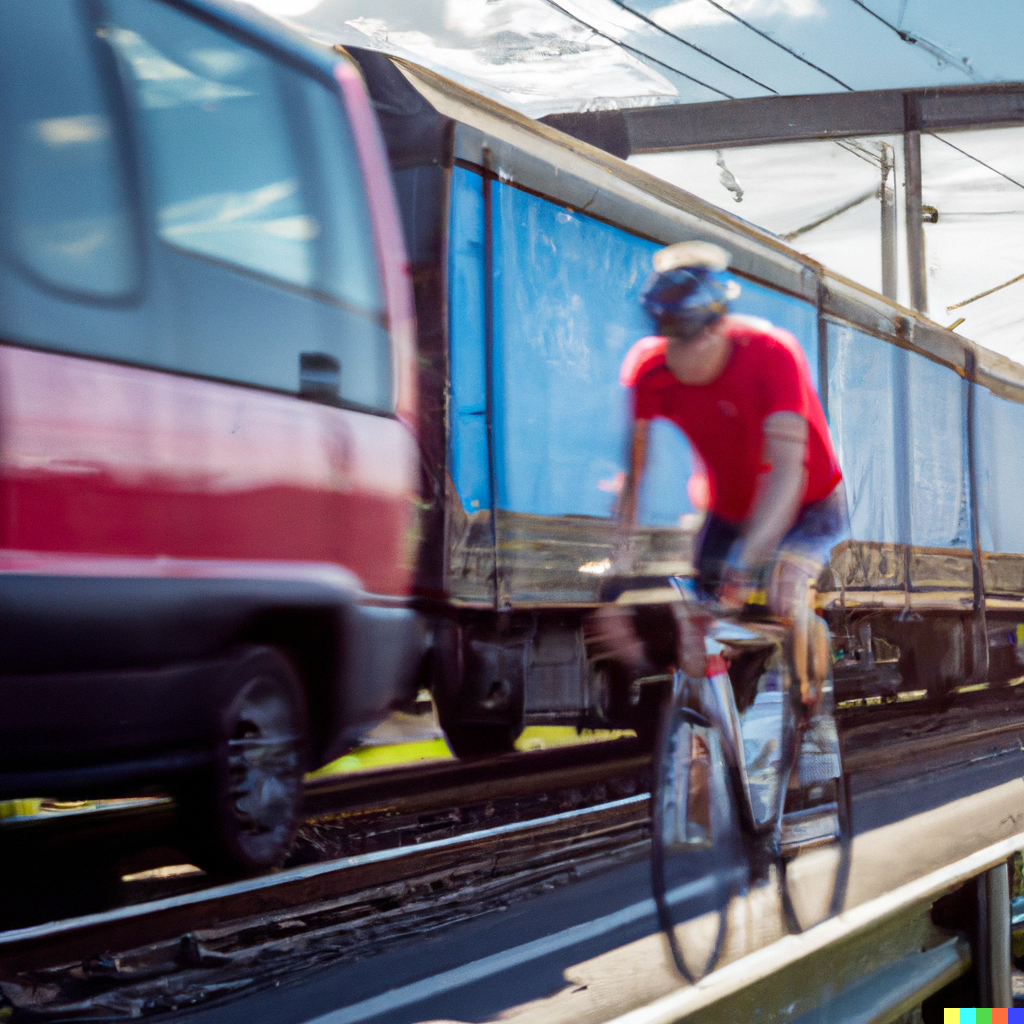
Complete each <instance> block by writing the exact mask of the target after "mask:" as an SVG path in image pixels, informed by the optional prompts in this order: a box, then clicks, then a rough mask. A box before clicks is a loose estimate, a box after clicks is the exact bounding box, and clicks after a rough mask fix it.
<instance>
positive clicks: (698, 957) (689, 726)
mask: <svg viewBox="0 0 1024 1024" xmlns="http://www.w3.org/2000/svg"><path fill="white" fill-rule="evenodd" d="M669 582H670V584H671V586H672V588H673V589H674V591H675V595H676V601H677V609H676V614H675V618H676V621H677V623H683V622H687V623H689V627H690V628H692V627H693V626H694V624H696V625H697V628H699V629H700V631H701V632H702V633H703V643H704V656H705V657H704V672H703V674H702V675H699V676H690V675H687V674H686V673H685V672H684V671H683V670H682V669H681V668H678V667H677V668H675V669H674V670H673V671H672V672H671V689H670V691H669V693H668V694H667V696H666V699H665V702H664V704H663V707H662V710H661V715H660V723H659V732H658V738H657V740H656V744H655V749H654V765H655V785H654V788H653V790H652V840H651V881H652V888H653V893H654V898H655V904H656V907H657V913H658V919H659V923H660V924H661V927H662V929H663V931H664V932H665V935H666V937H667V939H668V943H669V947H670V949H671V952H672V957H673V959H674V961H675V963H676V966H677V968H678V970H679V972H680V974H681V975H682V976H683V977H684V978H685V979H686V980H687V981H689V982H691V983H692V982H694V981H696V980H699V978H701V977H703V976H704V975H706V974H708V973H709V972H710V971H712V970H713V969H714V968H715V966H716V965H717V963H718V960H719V959H720V956H721V953H722V950H723V948H724V945H725V940H726V937H727V931H728V924H729V905H730V904H731V902H732V899H733V897H734V896H736V895H738V894H739V893H740V892H742V891H749V889H750V888H751V887H752V886H753V885H758V884H761V883H764V882H766V881H768V880H770V879H771V877H772V875H774V877H775V879H776V881H777V885H778V894H779V902H780V905H781V910H782V914H783V916H784V919H785V923H786V925H787V927H788V929H789V930H790V931H791V932H800V931H804V930H806V929H807V928H809V927H811V926H813V925H815V924H817V923H819V922H820V921H822V920H825V919H826V918H828V917H830V916H832V915H834V914H836V913H838V912H839V911H840V910H841V909H842V906H843V901H844V898H845V891H846V883H847V879H848V875H849V865H850V816H849V794H848V792H847V788H846V781H845V779H844V776H843V773H842V756H841V750H840V746H839V740H838V734H837V732H836V728H835V721H834V718H833V717H832V688H831V670H830V661H831V659H830V657H829V656H828V652H827V650H826V652H825V654H824V655H822V654H821V653H820V652H819V654H818V657H819V658H821V657H826V658H827V661H828V665H827V666H825V665H821V664H818V665H815V666H811V667H813V668H814V669H815V670H816V672H817V675H818V676H819V677H821V678H822V679H823V681H822V683H821V685H820V693H819V694H818V696H817V700H816V701H814V702H810V703H811V706H810V707H809V703H808V701H805V699H803V698H802V696H801V689H802V685H804V686H806V685H807V679H808V664H807V662H806V660H804V662H803V664H800V659H801V658H803V659H806V658H807V651H808V649H809V648H810V647H811V646H812V645H811V644H809V643H808V642H807V627H808V623H807V622H804V623H803V627H802V633H801V624H800V623H799V622H797V623H796V624H795V625H794V624H792V623H786V622H783V621H781V620H780V619H778V618H776V617H774V616H772V615H771V614H769V613H768V611H767V608H766V607H765V605H763V604H760V605H759V604H748V605H746V606H745V607H744V608H743V609H742V610H741V611H737V610H735V609H732V608H724V607H722V606H720V605H716V604H715V603H713V602H712V601H710V600H709V599H707V598H706V597H704V596H703V595H701V594H700V593H699V592H698V590H697V588H696V586H695V585H694V583H693V581H691V580H688V579H683V578H678V577H673V578H672V579H671V580H670V581H669ZM641 614H642V613H641ZM818 622H819V623H820V625H818V626H816V625H814V623H813V622H812V623H810V626H811V627H812V628H813V629H815V630H817V631H818V635H819V642H820V635H821V631H822V630H823V629H824V622H823V621H822V620H818ZM682 628H683V626H682V625H680V626H679V629H682ZM794 633H798V634H801V635H799V636H797V637H796V638H794ZM824 638H825V640H826V641H827V631H826V632H825V634H824ZM794 655H796V658H794ZM679 660H680V659H677V662H678V661H679ZM801 684H802V685H801ZM675 907H684V908H685V909H684V913H685V914H686V918H687V920H686V922H684V921H681V920H678V921H677V920H676V919H675V911H674V908H675ZM695 917H696V918H699V919H700V920H701V921H702V922H703V929H702V931H703V936H702V938H703V943H702V949H701V950H699V951H695V950H694V946H695V945H699V944H700V943H698V942H696V941H695V940H694V935H695V932H699V931H701V929H700V928H697V927H696V926H695V925H694V924H693V921H694V918H695ZM684 924H685V926H686V927H685V931H686V932H687V935H688V937H689V938H688V941H687V942H685V943H684V942H681V941H680V936H679V934H677V933H678V932H679V931H680V929H681V927H682V926H683V925H684ZM699 937H700V936H698V938H699Z"/></svg>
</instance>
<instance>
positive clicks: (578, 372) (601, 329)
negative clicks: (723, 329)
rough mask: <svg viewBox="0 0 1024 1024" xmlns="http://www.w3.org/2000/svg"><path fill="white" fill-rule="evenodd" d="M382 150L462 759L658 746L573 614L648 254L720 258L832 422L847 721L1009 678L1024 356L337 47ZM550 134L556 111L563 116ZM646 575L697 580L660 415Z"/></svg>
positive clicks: (447, 718)
mask: <svg viewBox="0 0 1024 1024" xmlns="http://www.w3.org/2000/svg"><path fill="white" fill-rule="evenodd" d="M350 52H351V53H352V54H353V56H354V57H355V59H356V60H357V61H358V62H359V63H360V66H361V67H362V69H363V72H364V75H365V77H366V80H367V82H368V86H369V89H370V94H371V96H372V97H373V98H374V100H375V102H376V103H377V106H378V111H379V116H380V118H381V123H382V126H383V130H384V135H385V139H386V142H387V144H388V147H389V154H390V158H391V166H392V170H393V173H394V179H395V183H396V189H397V192H398V196H399V205H400V207H401V210H402V215H403V222H404V224H405V229H406V237H407V239H408V240H409V245H410V257H411V260H412V268H413V280H414V282H415V286H416V303H417V306H416V308H417V317H418V322H419V330H420V353H421V364H422V366H421V371H420V394H421V410H422V422H421V438H422V444H423V447H424V452H425V454H426V462H425V470H426V482H425V492H424V493H425V512H424V517H423V525H422V530H423V535H424V538H425V542H426V543H425V548H424V551H425V554H424V557H422V558H421V560H420V563H419V567H418V575H417V585H418V588H419V592H420V594H421V595H422V596H423V597H424V598H427V599H432V600H433V601H434V607H433V609H432V615H433V619H432V626H431V628H432V634H433V636H434V645H433V656H434V657H435V659H436V664H437V666H438V667H439V670H438V671H437V672H436V674H435V680H436V682H435V697H436V700H437V705H438V710H439V714H440V717H441V721H442V723H443V725H444V728H445V730H446V733H447V735H448V737H449V740H450V741H451V742H452V745H453V747H454V748H455V749H456V750H459V751H463V752H465V753H477V752H480V751H481V750H485V749H486V750H490V751H492V752H493V751H497V750H502V749H508V747H509V746H510V744H511V742H512V741H513V740H514V738H515V736H516V735H517V733H518V731H519V730H520V729H521V728H522V727H523V725H524V723H541V722H555V721H557V722H563V723H572V724H576V725H578V726H588V725H590V726H594V725H614V726H629V727H632V728H635V729H637V730H638V731H640V732H642V733H645V734H647V735H650V732H651V716H652V715H654V714H655V713H656V709H657V706H658V703H659V696H658V690H659V687H660V688H662V689H663V687H664V678H660V679H659V678H657V677H652V678H651V679H649V680H644V681H643V682H645V683H648V684H649V685H648V686H637V680H628V679H621V678H620V679H618V680H616V679H611V680H610V679H609V678H608V676H607V673H604V672H602V671H600V670H595V667H594V666H593V665H592V664H590V663H589V662H588V660H587V658H586V651H585V645H584V630H583V624H584V622H585V619H586V615H587V613H588V611H589V610H590V609H591V608H593V607H594V606H595V605H596V604H597V603H598V602H599V598H600V594H601V585H602V578H603V576H604V574H605V573H607V571H608V570H609V569H610V567H611V556H612V550H613V546H614V542H615V533H614V524H613V518H612V517H613V510H614V503H615V497H616V490H617V483H618V481H619V480H621V474H622V473H623V470H624V468H625V467H624V462H625V437H626V432H627V424H628V412H627V402H626V394H625V389H624V388H622V387H621V386H620V384H619V377H618V370H619V366H620V364H621V362H622V359H623V357H624V356H625V353H626V352H627V351H628V349H629V348H630V346H631V345H632V344H633V343H634V342H635V341H636V340H637V339H639V338H641V337H643V336H644V335H646V334H649V333H650V331H651V324H650V322H649V320H648V319H647V318H646V316H645V315H644V313H643V312H642V310H641V308H640V304H639V301H638V300H639V295H640V290H641V288H642V286H643V284H644V281H645V280H646V278H647V276H648V274H649V273H650V265H651V256H652V254H653V253H654V252H655V251H656V250H657V249H658V248H659V247H660V246H663V245H666V244H669V243H672V242H677V241H682V240H688V239H703V240H707V241H711V242H714V243H716V244H718V245H721V246H722V247H723V248H724V249H726V250H727V251H728V252H729V253H730V254H731V256H732V265H731V272H732V273H733V274H734V276H735V278H736V279H737V281H738V282H739V284H740V295H739V297H738V299H737V300H736V302H735V303H734V306H733V309H734V311H735V312H737V313H742V314H746V315H749V316H754V317H760V318H763V319H765V320H767V321H770V322H771V323H773V324H775V325H777V326H779V327H782V328H784V329H785V330H787V331H788V332H790V333H791V334H792V335H793V336H794V337H795V338H796V339H797V341H798V342H799V344H800V346H801V348H802V350H803V352H804V354H805V356H806V357H807V361H808V364H809V365H810V367H811V370H812V374H813V375H814V376H815V378H816V380H817V386H818V391H819V396H820V398H821V400H822V403H823V405H824V407H825V409H826V412H827V414H828V418H829V421H830V427H831V431H832V435H833V439H834V442H835V445H836V449H837V453H838V455H839V459H840V463H841V465H842V469H843V474H844V478H845V481H846V491H847V497H848V501H849V506H850V508H849V511H850V519H851V532H852V539H851V540H849V541H847V542H844V543H842V544H840V545H839V546H837V548H836V549H835V550H834V551H833V553H832V558H831V561H830V564H829V565H828V566H827V567H826V569H825V571H824V572H823V575H822V577H821V578H820V579H819V581H818V596H817V599H816V601H817V611H818V612H819V614H821V615H822V616H823V617H824V618H825V619H826V621H827V623H828V625H829V627H830V632H831V635H832V639H833V658H834V666H833V669H834V676H835V696H836V700H837V702H838V703H839V705H840V707H842V706H843V705H844V704H847V705H849V706H856V705H858V704H861V705H863V703H864V702H866V701H867V702H878V701H884V702H900V703H905V702H917V701H926V702H929V705H930V706H932V707H934V708H937V709H941V708H942V707H943V706H945V705H946V704H948V702H949V700H951V699H952V698H953V697H955V696H956V695H957V694H958V693H961V692H965V691H969V690H970V689H971V688H982V687H985V686H989V685H991V686H1001V685H1006V686H1013V685H1017V684H1019V683H1021V682H1022V681H1024V646H1022V638H1024V572H1022V570H1024V504H1022V502H1021V500H1020V497H1021V490H1020V485H1019V483H1018V481H1019V480H1020V479H1021V478H1022V475H1021V469H1022V468H1024V467H1022V466H1021V464H1020V460H1021V458H1022V456H1021V454H1020V446H1019V444H1018V443H1017V442H1016V440H1015V438H1017V437H1019V436H1020V431H1021V428H1022V427H1024V368H1022V367H1020V366H1019V365H1018V364H1016V363H1014V362H1012V361H1011V360H1009V359H1007V358H1005V357H1003V356H1000V355H998V354H996V353H993V352H990V351H988V350H986V349H985V348H983V347H982V346H980V345H977V344H975V343H974V342H972V341H970V340H968V339H965V338H964V337H962V336H961V335H959V334H957V333H955V332H953V331H950V330H947V329H944V328H942V327H940V326H939V325H937V324H935V323H933V322H931V321H930V320H928V319H927V318H926V317H925V316H923V315H922V314H920V313H915V312H913V311H911V310H909V309H906V308H904V307H902V306H900V305H898V304H896V303H895V302H894V301H893V300H891V299H887V298H885V297H883V296H881V295H879V294H877V293H874V292H872V291H870V290H868V289H866V288H864V287H861V286H860V285H857V284H855V283H853V282H851V281H849V280H847V279H844V278H842V277H840V276H838V275H836V274H834V273H832V272H830V271H829V270H828V269H827V268H825V267H823V266H821V265H820V264H818V263H816V262H815V261H813V260H811V259H809V258H808V257H805V256H803V255H801V254H799V253H797V252H795V251H794V250H793V249H792V248H790V247H789V246H787V245H786V244H784V243H783V242H782V241H780V240H779V239H778V238H776V237H774V236H772V235H770V234H768V233H767V232H763V231H761V230H759V229H757V228H755V227H753V226H752V225H750V224H749V223H747V222H745V221H742V220H740V219H738V218H736V217H733V216H730V215H729V214H728V213H726V212H724V211H722V210H720V209H718V208H716V207H714V206H712V205H710V204H708V203H706V202H703V201H701V200H699V199H697V198H695V197H694V196H692V195H689V194H688V193H686V192H684V191H682V190H680V189H678V188H675V187H673V186H671V185H669V184H667V183H666V182H664V181H662V180H660V179H657V178H655V177H653V176H651V175H649V174H647V173H645V172H643V171H642V170H640V169H638V168H637V167H635V166H633V165H631V164H628V163H626V162H624V161H623V160H621V159H619V158H618V157H616V156H613V155H611V154H610V153H608V152H605V151H603V150H601V149H598V148H596V147H595V146H592V145H589V144H588V143H587V142H585V141H582V140H581V139H578V138H573V137H569V136H566V135H563V134H562V133H561V132H559V131H557V130H555V129H554V128H552V127H550V126H548V125H546V124H544V123H539V122H536V121H532V120H530V119H528V118H526V117H523V116H521V115H519V114H518V113H516V112H514V111H511V110H508V109H505V108H502V107H500V106H499V105H497V104H495V103H494V102H492V101H490V100H487V99H482V98H480V97H479V96H477V95H475V94H474V93H472V92H471V91H469V90H467V89H465V88H463V87H460V86H459V85H456V84H454V83H452V82H450V81H448V80H446V79H444V78H443V77H441V76H439V75H438V74H436V73H434V72H432V71H428V70H424V69H423V68H419V67H416V66H414V65H411V64H409V63H408V62H405V61H403V60H400V59H397V58H388V57H385V56H383V55H381V54H378V53H372V52H369V51H358V50H351V51H350ZM554 120H557V118H555V119H554ZM654 427H655V431H656V432H655V436H654V437H653V439H652V455H651V459H652V465H651V466H650V468H649V470H648V474H647V479H646V483H645V492H644V494H643V495H642V499H641V513H640V521H641V524H642V528H641V529H640V530H639V531H638V535H637V537H636V538H635V550H636V552H637V560H636V564H635V566H634V571H635V573H636V575H637V576H639V577H662V578H664V577H665V576H666V575H671V574H674V573H680V574H684V575H685V574H688V573H690V572H691V571H692V567H691V565H690V557H691V552H692V548H693V542H694V539H695V535H696V531H697V530H698V529H699V525H700V521H701V517H700V512H699V510H698V509H696V508H695V507H694V506H693V504H692V502H691V498H690V495H689V493H688V489H687V480H688V478H689V477H690V475H691V472H692V470H693V466H694V462H693V456H692V453H691V452H690V449H689V446H688V445H687V443H686V441H685V439H684V438H683V437H682V435H681V434H680V433H679V432H678V431H677V430H676V429H675V428H674V427H671V426H669V425H667V424H664V423H658V422H656V423H655V424H654Z"/></svg>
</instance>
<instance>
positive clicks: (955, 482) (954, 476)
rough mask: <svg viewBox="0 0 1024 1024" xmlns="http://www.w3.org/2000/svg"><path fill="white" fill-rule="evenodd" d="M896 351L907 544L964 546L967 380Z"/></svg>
mask: <svg viewBox="0 0 1024 1024" xmlns="http://www.w3.org/2000/svg"><path fill="white" fill-rule="evenodd" d="M894 351H895V350H894ZM899 356H902V358H903V360H904V361H905V366H906V370H907V403H906V409H907V422H908V425H909V429H908V435H909V439H908V444H907V447H906V451H907V454H908V456H909V459H908V462H909V465H908V474H909V494H910V540H911V543H912V544H914V545H915V546H916V547H937V548H963V549H966V548H970V546H971V530H970V500H969V495H968V470H967V388H968V386H969V385H968V384H966V383H965V382H964V381H963V379H962V378H961V377H960V376H959V375H958V374H956V373H955V372H954V371H953V370H951V369H949V367H947V366H942V365H941V364H940V363H934V362H932V361H931V360H930V359H927V358H925V357H924V356H922V355H918V354H917V353H914V352H898V354H897V356H896V357H897V359H899Z"/></svg>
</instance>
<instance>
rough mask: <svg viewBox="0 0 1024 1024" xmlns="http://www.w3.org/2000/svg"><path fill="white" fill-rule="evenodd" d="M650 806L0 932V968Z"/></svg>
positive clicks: (285, 905)
mask: <svg viewBox="0 0 1024 1024" xmlns="http://www.w3.org/2000/svg"><path fill="white" fill-rule="evenodd" d="M649 799H650V797H649V794H647V793H641V794H637V795H636V796H630V797H624V798H622V799H619V800H613V801H609V802H607V803H603V804H598V805H596V806H593V807H586V808H578V809H575V810H571V811H563V812H561V813H558V814H553V815H547V816H545V817H542V818H535V819H532V820H530V821H524V822H515V823H512V824H507V825H502V826H499V827H497V828H490V829H482V830H479V831H476V832H470V833H465V834H463V835H459V836H450V837H446V838H444V839H437V840H433V841H430V842H424V843H420V844H418V845H415V846H399V847H396V848H393V849H390V850H379V851H375V852H373V853H366V854H362V855H360V856H355V857H342V858H339V859H337V860H332V861H326V862H324V863H319V864H309V865H305V866H303V867H298V868H291V869H287V870H283V871H279V872H277V873H276V874H272V875H263V876H260V877H258V878H251V879H246V880H244V881H239V882H232V883H228V884H222V885H215V886H211V887H210V888H207V889H201V890H199V891H197V892H192V893H186V894H184V895H179V896H173V897H168V898H165V899H160V900H153V901H149V902H146V903H138V904H135V905H133V906H128V907H119V908H117V909H115V910H109V911H105V912H102V913H97V914H89V915H85V916H82V917H76V918H70V919H67V920H62V921H53V922H49V923H47V924H42V925H33V926H30V927H25V928H18V929H12V930H10V931H7V932H2V933H0V963H2V964H3V967H4V973H5V974H7V975H10V974H12V973H14V972H17V971H23V970H31V969H32V968H34V967H38V966H39V965H40V960H41V959H42V958H45V960H46V962H47V963H48V964H55V963H64V962H69V961H71V960H75V959H79V958H82V957H86V956H90V955H93V954H95V953H96V952H97V951H102V950H110V949H125V948H134V947H138V946H141V945H144V944H148V943H155V942H159V941H163V940H167V939H170V938H174V937H177V936H179V935H181V934H184V933H188V932H194V931H196V930H197V929H203V928H207V927H212V926H214V925H216V926H223V925H224V923H225V922H226V921H229V920H235V919H237V920H243V919H246V918H251V917H255V916H258V915H266V914H272V913H275V912H281V911H292V910H294V909H295V908H297V907H303V906H308V905H310V904H314V903H323V902H325V901H329V900H331V899H336V898H338V897H340V896H343V895H346V894H349V893H353V892H358V891H360V890H362V889H368V888H371V887H373V886H379V885H382V884H385V883H390V882H395V881H401V880H405V879H410V878H416V877H419V876H422V875H429V874H431V873H434V872H437V871H440V870H443V869H445V868H447V867H450V866H452V865H458V864H459V863H460V862H462V861H463V860H464V858H465V857H466V856H467V855H468V854H472V856H473V857H474V858H476V859H477V860H479V859H480V858H486V857H494V856H496V855H497V854H499V853H500V852H501V851H502V850H503V848H504V847H506V846H507V845H508V843H509V842H510V841H511V842H512V843H515V844H523V843H531V842H533V843H535V842H538V841H540V840H542V839H546V840H549V841H550V840H551V839H553V838H558V837H559V836H560V835H564V837H565V842H566V845H567V846H569V845H571V843H572V838H573V833H579V832H580V831H582V830H585V828H586V827H588V826H589V828H590V829H591V830H592V829H593V828H594V827H599V828H601V829H602V830H609V829H614V828H619V827H624V826H630V825H636V824H638V823H643V822H646V821H647V819H648V817H649V812H648V803H649Z"/></svg>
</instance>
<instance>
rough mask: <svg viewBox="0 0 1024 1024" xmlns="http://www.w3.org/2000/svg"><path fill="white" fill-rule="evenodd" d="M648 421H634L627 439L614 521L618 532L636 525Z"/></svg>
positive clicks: (648, 427) (644, 465)
mask: <svg viewBox="0 0 1024 1024" xmlns="http://www.w3.org/2000/svg"><path fill="white" fill-rule="evenodd" d="M650 428H651V421H650V420H634V422H633V432H632V434H631V435H630V438H629V452H628V453H627V455H626V475H625V478H624V479H623V481H622V490H621V492H620V493H619V502H618V508H617V509H616V519H617V520H618V523H619V532H620V533H626V532H628V531H629V530H631V529H632V528H633V527H634V526H635V525H636V506H637V496H638V495H639V493H640V481H641V480H642V479H643V475H644V469H645V468H646V467H647V439H648V437H649V436H650Z"/></svg>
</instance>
